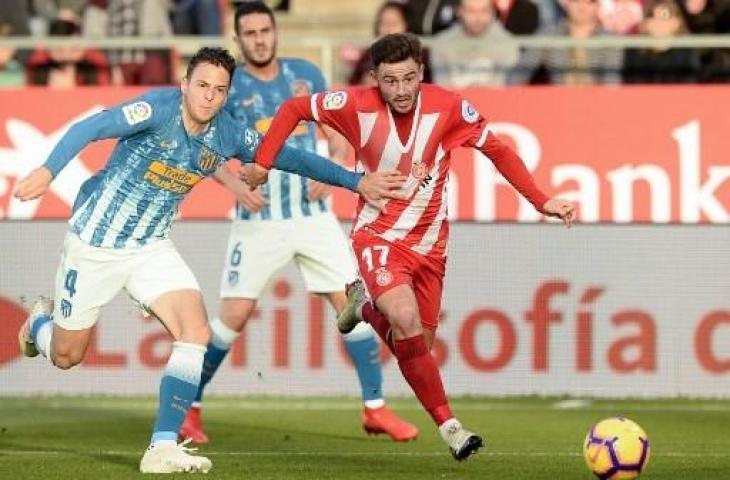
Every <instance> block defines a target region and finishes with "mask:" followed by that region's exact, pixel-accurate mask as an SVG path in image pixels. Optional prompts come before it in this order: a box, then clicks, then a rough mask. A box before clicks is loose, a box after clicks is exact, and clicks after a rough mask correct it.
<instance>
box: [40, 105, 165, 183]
mask: <svg viewBox="0 0 730 480" xmlns="http://www.w3.org/2000/svg"><path fill="white" fill-rule="evenodd" d="M163 110H164V107H163V104H162V103H161V102H160V99H159V96H158V95H155V94H153V93H152V94H147V95H144V96H142V97H139V98H136V99H134V100H132V101H130V102H126V103H123V104H121V105H117V106H116V107H113V108H111V109H108V110H102V111H101V112H99V113H97V114H95V115H92V116H90V117H88V118H85V119H84V120H81V121H79V122H77V123H75V124H74V125H72V126H71V128H69V130H68V131H67V132H66V134H65V135H64V136H63V137H62V138H61V140H60V141H59V142H58V143H57V144H56V146H55V147H54V149H53V151H52V152H51V154H50V155H49V156H48V159H47V160H46V162H45V163H44V164H43V166H44V167H46V168H47V169H48V170H49V171H50V172H51V174H53V177H54V178H55V177H56V175H58V174H59V173H60V172H61V170H63V168H64V167H65V166H66V165H68V163H69V162H70V161H71V160H72V159H73V158H74V157H75V156H76V155H78V154H79V152H80V151H81V150H82V149H83V148H84V147H85V146H86V145H88V144H89V143H91V142H93V141H96V140H103V139H106V138H121V137H129V136H132V135H135V134H137V133H139V132H143V131H145V130H149V129H151V128H153V127H155V126H156V125H158V124H159V123H160V120H161V119H162V117H163V116H164V114H163V112H162V111H163Z"/></svg>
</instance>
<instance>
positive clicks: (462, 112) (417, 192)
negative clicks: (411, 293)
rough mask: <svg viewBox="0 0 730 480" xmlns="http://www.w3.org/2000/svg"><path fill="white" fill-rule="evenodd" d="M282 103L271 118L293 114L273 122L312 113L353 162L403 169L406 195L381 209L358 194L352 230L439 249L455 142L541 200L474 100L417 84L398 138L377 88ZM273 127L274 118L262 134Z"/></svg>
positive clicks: (442, 251)
mask: <svg viewBox="0 0 730 480" xmlns="http://www.w3.org/2000/svg"><path fill="white" fill-rule="evenodd" d="M285 106H286V107H287V108H286V109H284V107H285ZM282 110H284V111H280V112H279V113H277V117H279V116H280V115H281V116H282V117H286V116H291V115H292V113H293V114H294V115H293V116H292V118H290V121H289V123H288V124H286V122H283V121H282V120H281V119H280V121H279V122H278V123H279V125H281V126H282V128H284V129H285V130H286V128H289V127H290V126H292V125H295V124H296V123H295V118H296V119H297V121H298V120H302V119H308V120H314V121H316V122H320V123H323V124H326V125H329V126H331V127H333V128H334V129H336V130H337V131H339V132H340V133H341V134H342V135H344V136H345V137H346V138H347V139H348V140H349V141H350V143H351V144H352V146H353V147H354V149H355V153H356V158H357V160H358V164H359V166H360V167H361V168H362V169H363V170H364V171H365V172H375V171H387V170H398V171H400V172H401V173H402V174H404V175H407V176H408V180H407V181H406V184H405V185H404V187H403V188H404V189H405V191H406V194H407V199H406V200H390V201H388V203H387V207H386V209H385V211H384V212H381V211H378V210H377V209H376V208H374V207H372V206H370V205H368V204H367V203H365V202H363V200H362V199H360V201H359V203H358V207H357V218H356V220H355V224H354V226H353V231H358V230H360V229H363V228H366V229H368V231H369V232H370V233H372V234H375V235H377V236H379V237H381V238H383V239H385V240H387V241H389V242H393V243H399V244H402V245H404V246H406V247H408V248H409V249H411V250H413V251H415V252H417V253H419V254H422V255H438V256H444V255H446V252H447V240H448V232H449V224H448V220H447V199H448V195H447V191H446V188H447V183H448V182H447V181H448V178H449V167H450V162H451V151H452V150H453V149H454V148H456V147H460V146H465V147H474V148H478V149H480V150H481V151H483V152H484V153H485V154H487V156H488V157H489V158H490V159H492V161H494V163H495V165H496V166H497V168H498V169H499V170H500V171H501V172H502V173H503V174H504V175H505V177H506V178H507V179H508V180H509V181H510V182H511V183H512V184H513V185H514V186H515V187H516V188H517V189H518V190H519V191H520V192H521V193H522V194H523V195H525V196H526V197H527V198H528V200H530V201H531V202H532V203H533V205H535V206H536V208H538V209H541V208H542V205H543V204H544V203H545V201H546V200H547V197H546V196H545V195H544V194H542V192H541V191H540V190H539V189H538V188H537V186H535V184H534V182H533V181H532V177H531V176H530V174H529V172H527V169H526V168H525V167H524V164H523V163H522V161H521V160H520V159H519V157H517V155H516V154H514V152H512V151H511V149H509V147H507V146H506V145H504V144H503V143H501V142H500V141H499V140H498V139H497V137H496V136H495V135H492V134H490V132H489V128H488V125H487V121H486V120H485V119H484V118H483V117H482V116H481V115H480V114H479V113H478V112H477V111H476V110H475V109H474V107H472V106H471V104H470V103H469V102H468V101H466V100H464V99H463V98H461V97H460V96H458V95H457V94H455V93H453V92H450V91H448V90H445V89H443V88H441V87H438V86H435V85H430V84H423V85H422V86H421V90H420V94H419V96H418V99H417V102H416V106H415V109H414V111H413V112H412V115H413V117H412V121H411V129H410V134H409V135H408V138H407V139H406V140H405V142H404V141H401V138H400V136H399V135H398V130H397V126H396V121H395V119H394V116H393V113H392V112H391V110H390V108H389V107H388V105H387V104H386V103H385V102H384V101H383V100H382V98H381V96H380V92H379V90H378V88H377V87H371V88H363V87H355V88H349V89H344V90H340V91H332V92H327V93H318V94H315V95H312V96H311V97H310V98H309V102H308V105H307V104H306V103H305V99H303V98H302V99H293V101H292V102H290V104H289V105H286V104H285V105H284V106H282ZM291 128H293V126H292V127H291ZM277 130H278V125H277V119H276V118H275V119H274V123H272V126H271V128H270V129H269V134H271V133H272V131H274V132H276V131H277ZM288 133H289V131H286V135H288ZM269 134H267V137H268V135H269ZM274 134H276V133H274ZM279 134H281V132H279ZM284 138H286V136H284ZM267 140H268V142H267ZM279 140H280V139H279V138H277V139H276V142H278V141H279ZM276 142H272V139H267V138H265V139H264V141H263V144H262V147H261V150H260V152H259V154H257V161H258V162H259V163H261V164H262V165H267V163H268V161H269V160H270V159H269V158H268V157H267V155H268V156H270V155H271V154H273V153H274V152H272V151H271V149H272V145H270V144H271V143H276ZM262 151H263V152H262ZM500 164H501V165H500Z"/></svg>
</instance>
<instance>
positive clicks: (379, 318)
mask: <svg viewBox="0 0 730 480" xmlns="http://www.w3.org/2000/svg"><path fill="white" fill-rule="evenodd" d="M362 318H363V320H365V321H366V322H368V323H369V324H370V326H371V327H373V330H375V331H376V332H377V333H378V335H379V336H380V338H382V339H383V342H385V344H386V345H387V346H388V348H389V349H390V351H391V352H393V353H395V350H393V334H392V333H391V331H390V322H389V321H388V319H387V318H385V315H383V314H382V313H380V310H378V309H377V308H375V306H374V305H373V304H372V302H367V303H366V304H365V305H363V306H362Z"/></svg>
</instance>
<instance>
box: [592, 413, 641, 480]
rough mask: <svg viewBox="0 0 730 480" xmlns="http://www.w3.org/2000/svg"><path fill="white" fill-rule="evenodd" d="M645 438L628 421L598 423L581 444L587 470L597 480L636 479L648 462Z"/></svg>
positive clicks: (617, 418)
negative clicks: (598, 479) (597, 479)
mask: <svg viewBox="0 0 730 480" xmlns="http://www.w3.org/2000/svg"><path fill="white" fill-rule="evenodd" d="M649 455H650V447H649V437H647V435H646V433H645V432H644V430H643V429H642V428H641V427H640V426H639V425H637V424H636V423H634V422H632V421H631V420H629V419H628V418H623V417H613V418H607V419H605V420H601V421H600V422H598V423H597V424H595V425H594V426H593V427H591V429H590V430H588V434H587V435H586V439H585V442H583V456H584V457H585V460H586V464H588V468H589V469H590V470H591V472H593V473H594V474H595V475H596V476H597V477H598V478H600V479H601V480H625V479H632V478H637V477H638V476H639V475H640V474H641V472H642V471H643V470H644V469H645V468H646V465H647V464H648V463H649Z"/></svg>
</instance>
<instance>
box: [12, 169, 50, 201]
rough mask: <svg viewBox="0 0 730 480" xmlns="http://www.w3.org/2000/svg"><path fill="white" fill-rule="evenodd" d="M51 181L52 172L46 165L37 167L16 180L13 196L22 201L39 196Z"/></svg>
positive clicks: (44, 191)
mask: <svg viewBox="0 0 730 480" xmlns="http://www.w3.org/2000/svg"><path fill="white" fill-rule="evenodd" d="M52 181H53V174H52V173H51V171H50V170H48V169H47V168H46V167H38V168H36V169H35V170H33V171H32V172H30V173H29V174H28V175H27V176H26V177H24V178H23V179H21V180H20V181H19V182H18V186H17V187H16V188H15V197H16V198H19V199H20V200H22V201H24V202H25V201H27V200H33V199H35V198H38V197H40V196H41V195H43V194H44V193H46V190H48V186H49V185H50V184H51V182H52Z"/></svg>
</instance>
